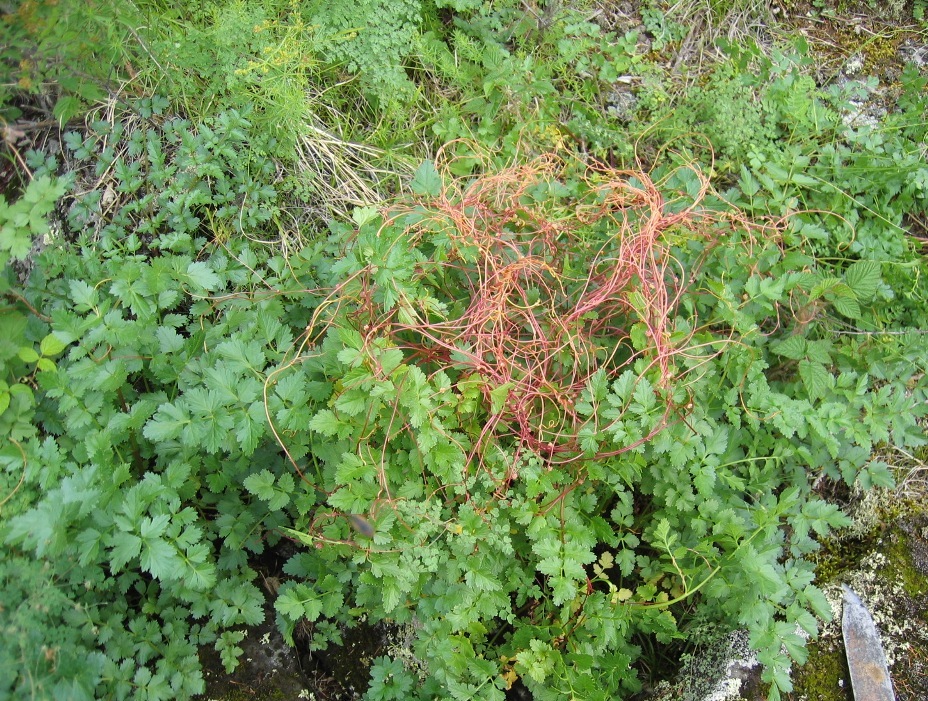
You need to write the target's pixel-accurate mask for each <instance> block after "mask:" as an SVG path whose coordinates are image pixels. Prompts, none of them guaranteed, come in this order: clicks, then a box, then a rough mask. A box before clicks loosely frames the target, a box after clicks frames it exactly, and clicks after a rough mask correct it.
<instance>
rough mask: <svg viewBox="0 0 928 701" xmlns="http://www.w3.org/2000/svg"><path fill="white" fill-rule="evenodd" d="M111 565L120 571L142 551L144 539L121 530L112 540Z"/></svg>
mask: <svg viewBox="0 0 928 701" xmlns="http://www.w3.org/2000/svg"><path fill="white" fill-rule="evenodd" d="M110 545H111V548H112V549H111V550H110V567H111V568H112V570H113V572H119V571H120V570H122V568H123V567H125V566H126V563H128V562H129V561H130V560H132V559H133V558H136V557H138V556H139V553H141V552H142V539H141V538H139V537H138V536H137V535H135V534H133V533H123V532H119V533H117V534H116V535H114V536H113V538H112V539H111V541H110Z"/></svg>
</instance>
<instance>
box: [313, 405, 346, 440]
mask: <svg viewBox="0 0 928 701" xmlns="http://www.w3.org/2000/svg"><path fill="white" fill-rule="evenodd" d="M342 425H343V424H342V422H341V421H339V420H338V417H337V416H335V414H334V413H333V412H332V411H330V410H329V409H320V410H319V411H317V412H316V414H315V416H313V418H311V419H310V420H309V428H310V429H311V430H313V431H316V433H321V434H322V435H323V436H326V437H327V438H332V437H334V436H336V435H338V431H339V429H340V428H341V427H342Z"/></svg>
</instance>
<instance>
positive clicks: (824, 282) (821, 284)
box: [809, 277, 846, 301]
mask: <svg viewBox="0 0 928 701" xmlns="http://www.w3.org/2000/svg"><path fill="white" fill-rule="evenodd" d="M839 286H845V287H846V285H844V280H842V279H841V278H839V277H826V278H821V279H819V280H818V282H817V283H816V284H815V286H814V287H813V288H812V291H811V292H809V300H810V301H811V300H814V299H818V298H819V297H821V296H822V295H825V294H827V293H829V292H833V291H834V290H835V289H836V288H838V287H839Z"/></svg>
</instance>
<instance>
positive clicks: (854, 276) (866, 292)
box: [844, 260, 881, 301]
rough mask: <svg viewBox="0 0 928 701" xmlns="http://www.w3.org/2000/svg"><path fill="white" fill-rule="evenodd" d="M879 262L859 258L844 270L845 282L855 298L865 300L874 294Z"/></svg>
mask: <svg viewBox="0 0 928 701" xmlns="http://www.w3.org/2000/svg"><path fill="white" fill-rule="evenodd" d="M880 273H881V267H880V264H879V263H877V262H876V261H873V260H860V261H857V262H856V263H854V264H853V265H852V266H851V267H849V268H848V269H847V270H846V271H845V272H844V281H845V282H846V283H847V285H848V287H850V288H851V289H852V290H853V291H854V294H855V295H856V296H857V299H859V300H862V301H867V300H869V299H871V298H872V297H873V295H875V294H876V290H877V287H879V284H880Z"/></svg>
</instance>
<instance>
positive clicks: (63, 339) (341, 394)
mask: <svg viewBox="0 0 928 701" xmlns="http://www.w3.org/2000/svg"><path fill="white" fill-rule="evenodd" d="M97 9H98V10H99V14H98V15H95V16H93V17H91V16H90V15H89V14H88V12H87V10H86V9H85V8H83V6H82V4H81V3H73V2H61V3H60V4H51V3H40V2H34V3H24V4H23V5H22V6H20V7H19V8H18V9H17V11H16V12H15V13H12V14H10V15H9V16H6V19H5V21H7V22H8V26H9V27H11V28H12V30H13V32H12V34H11V36H13V37H14V40H15V41H14V44H15V47H19V48H15V47H14V49H15V50H16V51H26V52H27V55H28V57H29V60H33V59H34V60H35V61H36V63H29V62H27V63H23V64H15V63H14V62H13V61H12V56H13V53H14V50H11V51H7V52H6V53H2V54H0V59H2V61H3V65H4V70H5V71H6V74H7V75H8V76H12V78H11V79H10V80H8V81H6V82H7V83H9V85H7V87H6V88H5V89H6V90H7V91H8V92H7V93H4V95H3V100H4V103H3V112H2V114H3V118H4V119H5V120H6V122H5V127H4V129H5V131H4V132H3V133H4V143H5V145H6V146H5V148H6V149H7V151H8V153H9V156H10V161H11V163H15V164H16V167H17V169H18V171H19V173H20V175H21V177H22V182H23V186H22V188H19V189H16V188H13V189H12V191H11V192H9V193H5V194H4V196H3V198H2V199H0V262H2V263H3V264H4V274H3V278H2V282H0V293H2V294H3V306H2V307H0V330H2V331H3V333H0V372H2V375H0V435H2V436H3V439H4V441H3V443H2V446H0V485H2V486H0V538H2V539H3V541H4V543H5V545H6V550H5V554H4V556H3V559H2V560H0V579H2V581H3V583H4V586H3V587H2V592H3V593H2V598H0V606H2V609H0V628H2V632H3V635H4V639H5V640H6V641H7V643H8V644H6V645H4V646H3V647H2V649H0V670H2V674H0V695H11V696H14V697H22V698H69V699H82V698H88V699H89V698H138V699H175V698H190V697H191V696H192V695H195V694H200V693H203V692H204V691H205V688H206V687H205V684H204V680H203V678H202V672H201V671H200V667H199V660H198V649H199V648H200V647H202V646H204V645H210V646H213V647H215V649H216V650H217V651H218V652H219V654H220V656H221V659H222V661H223V663H224V664H225V665H226V667H227V668H228V669H230V670H232V669H234V668H235V667H236V665H237V664H238V661H239V658H240V656H241V654H242V649H241V647H240V646H239V643H240V642H241V641H242V639H243V631H244V629H245V627H247V626H249V625H254V624H256V623H258V622H260V621H261V620H262V619H263V617H264V615H265V609H264V603H265V601H264V599H265V595H264V593H263V592H262V590H261V589H259V587H258V586H257V584H256V579H257V578H258V573H257V571H256V559H257V557H258V556H260V555H261V554H262V553H265V552H266V551H268V550H273V551H276V552H279V553H283V552H285V551H288V552H290V553H291V554H292V553H293V552H295V553H296V554H292V556H291V557H290V558H289V561H288V562H287V564H286V565H285V566H284V568H283V572H280V573H276V574H277V576H278V577H279V579H280V581H281V586H280V588H279V591H278V593H277V595H276V597H275V598H274V608H275V611H276V616H277V622H278V624H279V626H280V628H281V630H282V632H283V633H284V635H285V636H286V637H287V638H288V639H289V640H291V641H292V640H293V638H294V636H296V635H298V634H302V635H305V636H308V640H306V643H307V644H308V645H309V646H310V647H311V648H321V647H326V646H330V645H337V644H339V643H340V641H341V636H342V632H343V630H344V629H345V627H351V626H356V625H361V624H370V623H375V622H377V621H389V622H394V623H407V624H410V628H411V629H412V630H414V633H415V634H414V639H413V640H412V642H411V643H410V648H411V649H410V650H407V651H405V652H404V653H403V654H397V655H395V657H390V656H382V657H380V658H378V659H377V660H375V661H374V662H373V666H372V669H371V675H372V683H371V686H370V689H369V690H368V691H367V698H370V699H390V698H404V699H405V698H422V699H427V698H462V699H463V698H467V699H472V698H482V699H503V698H505V693H506V691H507V689H509V688H510V687H511V686H512V685H513V684H514V683H515V682H516V680H517V679H520V680H522V682H523V683H524V684H525V685H526V686H527V687H528V688H529V689H530V691H531V693H532V694H533V696H534V697H535V698H537V699H567V698H584V699H607V698H609V699H613V698H629V697H630V696H631V695H633V694H635V693H637V692H639V691H640V690H641V688H642V681H643V679H644V678H645V677H647V675H648V673H649V671H650V670H652V669H653V668H654V666H655V665H656V664H658V662H659V661H660V660H661V659H662V658H663V656H665V655H664V652H663V651H666V650H668V649H671V648H670V647H669V646H671V645H672V644H674V643H678V644H679V643H683V644H690V643H693V642H694V641H696V640H697V639H698V638H699V636H701V635H702V633H701V631H705V630H722V631H730V630H734V629H736V628H741V629H745V630H746V631H747V632H748V639H749V644H750V646H751V648H752V649H754V650H755V651H756V652H757V654H758V658H759V659H760V660H761V662H762V663H763V666H764V672H763V678H764V681H765V683H766V684H768V685H769V689H770V691H769V698H777V697H778V696H779V695H780V694H782V693H783V692H788V691H789V690H790V689H791V682H790V677H789V670H790V668H791V665H793V664H795V663H802V662H803V661H804V659H805V657H806V654H807V653H806V647H805V644H806V642H805V641H806V636H807V635H808V636H814V635H815V634H816V632H817V630H818V626H819V623H818V621H819V619H823V618H827V617H828V616H829V613H830V612H829V611H828V606H827V602H825V600H824V598H823V596H822V594H821V592H820V591H819V589H818V588H817V587H816V585H815V584H814V575H813V561H812V554H813V553H814V552H815V551H816V549H817V548H818V545H817V538H818V537H820V536H823V535H825V534H827V533H828V532H829V531H830V530H831V529H833V528H837V527H841V526H843V525H845V524H847V522H848V520H847V518H846V517H845V516H844V515H843V514H842V513H841V512H840V510H839V508H838V507H837V506H836V505H835V504H831V503H829V502H828V501H827V500H826V498H825V497H824V496H823V495H822V494H820V493H819V491H818V490H817V487H818V486H819V485H821V484H822V483H831V484H834V483H838V482H842V483H844V484H845V485H847V486H848V487H850V486H854V485H857V486H860V487H863V488H871V487H874V486H875V487H885V486H889V485H891V484H892V470H891V466H890V465H887V464H886V463H885V462H884V461H883V460H881V459H880V456H885V455H888V454H892V450H890V447H891V446H894V447H895V448H898V449H899V450H902V451H907V453H911V451H912V450H913V449H914V448H917V447H918V446H920V445H923V444H924V443H925V439H924V435H923V429H922V425H923V423H922V422H923V420H924V414H925V411H926V403H925V402H926V394H925V392H926V384H925V375H924V368H925V365H926V355H925V350H924V343H923V335H922V334H923V329H924V328H925V326H926V324H928V313H926V307H925V299H924V296H923V292H922V285H921V280H922V277H921V276H922V274H923V272H924V260H923V258H922V257H921V256H920V255H919V253H918V251H917V250H916V247H915V246H913V244H912V241H911V238H910V237H909V236H908V235H907V233H906V227H907V226H909V225H910V222H912V221H914V220H916V219H918V218H919V217H921V218H924V216H925V209H926V207H925V201H926V185H928V169H926V167H925V165H924V162H925V161H924V143H925V138H926V127H925V122H924V111H925V96H924V95H925V93H924V87H925V77H924V76H923V75H922V74H920V73H919V72H918V70H917V69H915V68H914V67H912V68H909V69H907V70H906V72H905V73H903V75H902V76H901V80H900V85H899V86H898V89H897V90H896V92H895V93H894V97H893V99H894V101H895V104H894V105H892V109H891V110H890V112H889V113H888V114H887V116H886V117H885V118H883V120H882V121H880V122H879V123H866V122H861V121H860V120H859V119H857V118H855V117H854V115H853V113H852V108H853V102H852V101H853V100H857V99H859V98H861V97H865V96H866V95H867V94H869V93H870V92H872V91H873V89H874V87H875V86H874V85H873V84H872V83H871V82H867V81H864V82H860V83H848V84H846V85H842V86H840V87H838V86H827V85H826V86H820V85H817V84H816V83H815V81H814V79H813V78H812V77H810V74H809V72H808V59H807V58H806V47H804V46H803V45H802V44H801V43H800V44H796V45H794V46H792V47H784V48H782V49H781V50H777V51H773V52H767V53H765V52H761V51H759V50H758V49H757V47H754V46H750V45H747V44H745V45H736V44H731V45H729V46H727V48H726V56H727V58H726V59H725V60H724V61H722V62H721V63H719V64H718V65H717V66H715V67H714V69H713V70H712V71H711V72H709V73H708V74H707V75H706V78H705V80H703V81H702V82H701V84H700V85H698V86H697V87H695V88H694V89H693V90H691V91H690V92H688V93H686V94H684V95H682V96H677V95H676V94H675V90H674V89H673V86H672V85H670V84H669V83H668V82H661V81H660V80H654V79H653V78H654V76H655V75H659V74H658V73H656V72H655V69H654V68H653V66H652V67H648V66H647V65H646V61H645V60H644V59H643V58H642V57H641V56H640V55H638V54H637V50H638V37H637V36H636V35H635V34H633V33H632V34H616V33H613V32H610V31H607V30H606V29H604V28H601V27H600V26H599V25H598V24H596V23H595V22H594V21H592V18H591V17H590V16H589V15H585V14H583V13H581V12H579V11H578V10H576V9H574V8H571V7H562V6H560V5H559V4H550V5H541V6H537V7H536V6H535V5H532V4H530V7H529V10H530V11H528V12H524V11H523V10H522V8H521V6H517V5H516V4H514V3H509V2H501V3H476V2H469V1H468V0H457V1H455V2H440V3H434V4H432V3H425V2H422V3H420V2H412V1H411V2H407V3H393V4H390V3H386V4H383V3H375V2H362V3H354V4H349V3H341V2H340V3H325V4H323V3H308V4H303V5H300V4H291V3H283V2H276V1H270V2H267V3H263V4H260V5H254V4H249V3H227V4H221V5H220V4H218V3H216V4H206V5H202V6H198V7H197V8H196V11H191V8H190V7H187V4H185V3H179V4H177V3H174V4H171V5H170V6H168V5H167V4H164V3H159V2H156V1H155V0H151V1H149V2H142V3H135V4H129V5H125V6H123V5H122V4H119V5H117V4H106V3H101V4H99V7H98V8H97ZM724 9H725V8H724V7H721V8H720V9H719V11H721V10H724ZM59 17H70V18H72V19H73V20H74V22H72V23H71V24H70V25H68V28H65V27H64V26H59V25H56V24H53V23H52V22H51V20H52V19H54V18H59ZM106 19H109V20H112V21H111V22H110V24H109V25H107V24H106V22H105V21H104V20H106ZM645 19H646V20H647V21H646V22H645V28H646V30H647V31H649V32H651V33H652V34H653V33H654V32H657V31H658V30H661V31H663V30H666V31H667V32H669V33H670V34H668V36H667V37H666V39H667V40H668V41H679V40H681V39H682V37H676V38H674V35H673V32H674V31H675V30H674V27H673V26H672V25H670V24H667V23H666V22H664V19H666V18H664V17H663V15H661V16H658V15H656V14H655V15H653V16H650V15H649V16H647V17H645ZM78 20H80V21H78ZM662 22H663V24H662ZM375 24H376V27H375ZM75 28H83V29H84V31H86V32H87V34H86V37H87V38H88V41H89V40H91V39H92V40H96V39H98V38H100V37H103V36H105V37H107V42H105V43H104V44H103V45H102V46H103V47H104V48H106V47H109V48H108V49H106V50H105V51H104V49H101V52H103V53H99V54H95V55H94V56H93V58H94V59H95V60H96V59H102V64H100V62H99V61H98V62H97V64H94V65H96V66H97V67H96V68H95V69H94V70H84V69H83V68H82V67H88V66H90V65H91V63H92V62H91V61H90V59H91V53H92V51H91V49H89V48H88V47H87V46H86V45H85V44H84V43H82V42H80V41H78V42H76V43H73V42H71V43H68V42H66V41H65V40H66V39H67V38H68V37H69V36H70V34H68V32H71V31H74V29H75ZM376 28H386V29H385V30H384V31H375V29H376ZM662 28H663V29H662ZM387 30H388V31H387ZM101 32H102V33H101ZM41 57H45V58H47V59H49V60H48V62H47V64H46V65H45V66H44V68H43V69H42V70H41V72H39V69H38V68H37V65H38V60H39V58H41ZM51 57H54V58H55V60H51ZM101 65H102V66H103V68H101ZM104 68H105V70H104ZM101 71H102V72H101ZM70 73H73V74H74V76H79V79H76V80H78V82H76V83H75V82H73V81H72V82H70V83H69V82H68V81H67V78H68V77H69V75H70ZM645 73H647V75H644V74H645ZM71 77H73V76H71ZM643 77H648V80H647V81H641V78H643ZM17 81H18V88H16V89H13V88H11V87H10V85H11V84H12V83H13V82H17ZM82 85H85V86H86V87H81V86H82ZM629 85H636V86H638V85H640V87H636V88H635V91H634V92H635V95H634V98H635V101H636V102H635V104H636V105H637V106H632V107H631V108H630V111H629V112H627V113H626V114H625V115H624V116H621V115H617V114H616V113H614V112H610V111H609V104H610V100H612V99H613V97H610V95H613V96H614V94H615V91H616V90H618V91H621V90H624V89H626V87H627V86H629ZM159 89H160V90H162V91H165V92H166V96H164V97H162V96H161V95H159V93H158V90H159ZM628 89H631V88H628ZM104 96H105V97H106V99H105V100H102V99H101V98H102V97H104ZM30 110H31V111H30ZM42 110H45V111H46V112H49V111H50V112H51V116H52V118H53V119H54V121H56V122H67V121H68V120H69V119H70V118H71V117H74V116H77V115H79V114H83V115H85V117H86V119H85V120H84V122H83V123H78V122H76V121H75V122H74V123H73V124H72V127H73V128H71V129H69V130H65V133H64V134H63V136H62V137H61V138H60V140H59V139H46V140H45V141H43V140H41V139H34V140H33V145H36V146H42V145H44V146H45V149H44V150H43V149H41V148H36V149H32V150H30V149H29V146H30V142H29V137H27V136H26V134H28V133H31V131H27V130H31V129H32V127H33V126H34V123H36V120H37V119H38V117H37V116H36V115H42V114H44V113H43V112H42ZM43 119H44V117H43ZM635 119H637V120H638V121H637V122H636V121H635ZM404 120H405V123H404ZM59 143H60V144H61V146H60V149H58V148H57V147H55V146H54V144H59ZM424 156H430V157H428V158H424ZM413 161H415V162H417V163H419V164H421V165H419V166H418V168H417V169H413V168H409V167H408V164H409V163H410V162H413ZM50 222H53V223H54V226H50V225H49V224H50ZM323 222H324V224H323ZM284 544H286V548H285V547H283V545H284ZM298 631H300V633H298ZM412 661H414V662H415V663H414V664H413V663H412Z"/></svg>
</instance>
